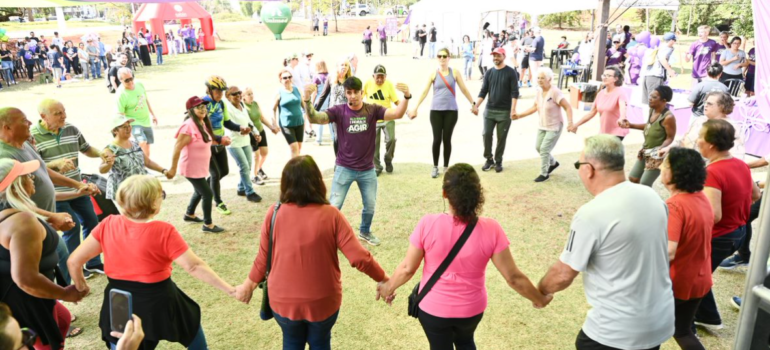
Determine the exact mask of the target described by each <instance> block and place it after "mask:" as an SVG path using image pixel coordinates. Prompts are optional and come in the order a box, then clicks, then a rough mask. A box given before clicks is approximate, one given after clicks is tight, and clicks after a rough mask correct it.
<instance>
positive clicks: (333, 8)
mask: <svg viewBox="0 0 770 350" xmlns="http://www.w3.org/2000/svg"><path fill="white" fill-rule="evenodd" d="M334 2H335V1H334V0H332V14H333V15H334V32H335V33H339V32H340V30H339V28H337V6H335V5H334Z"/></svg>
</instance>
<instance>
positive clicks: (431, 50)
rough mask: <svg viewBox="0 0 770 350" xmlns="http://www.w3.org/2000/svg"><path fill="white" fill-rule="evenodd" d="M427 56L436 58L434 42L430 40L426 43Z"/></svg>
mask: <svg viewBox="0 0 770 350" xmlns="http://www.w3.org/2000/svg"><path fill="white" fill-rule="evenodd" d="M428 57H430V58H436V42H435V41H431V42H429V43H428Z"/></svg>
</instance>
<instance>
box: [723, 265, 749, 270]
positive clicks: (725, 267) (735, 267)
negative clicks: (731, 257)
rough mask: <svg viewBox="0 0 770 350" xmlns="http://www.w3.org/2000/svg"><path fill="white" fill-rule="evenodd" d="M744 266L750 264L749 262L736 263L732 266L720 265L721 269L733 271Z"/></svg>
mask: <svg viewBox="0 0 770 350" xmlns="http://www.w3.org/2000/svg"><path fill="white" fill-rule="evenodd" d="M743 266H749V264H736V265H732V266H721V265H720V266H719V269H720V270H725V271H733V270H735V269H737V268H739V267H743Z"/></svg>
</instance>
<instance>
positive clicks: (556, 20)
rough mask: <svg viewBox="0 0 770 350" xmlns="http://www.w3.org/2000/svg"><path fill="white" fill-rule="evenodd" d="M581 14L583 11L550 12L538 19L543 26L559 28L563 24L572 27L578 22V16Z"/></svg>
mask: <svg viewBox="0 0 770 350" xmlns="http://www.w3.org/2000/svg"><path fill="white" fill-rule="evenodd" d="M582 15H583V11H570V12H559V13H552V14H550V15H545V16H543V18H542V19H541V20H540V24H541V25H542V26H543V27H553V26H556V27H557V28H559V29H562V28H563V26H564V25H565V24H566V25H568V26H570V27H574V26H576V25H577V24H578V23H580V17H581V16H582Z"/></svg>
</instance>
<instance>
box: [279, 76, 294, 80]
mask: <svg viewBox="0 0 770 350" xmlns="http://www.w3.org/2000/svg"><path fill="white" fill-rule="evenodd" d="M291 78H293V77H292V76H291V75H289V76H285V77H281V79H283V80H289V79H291Z"/></svg>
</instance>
